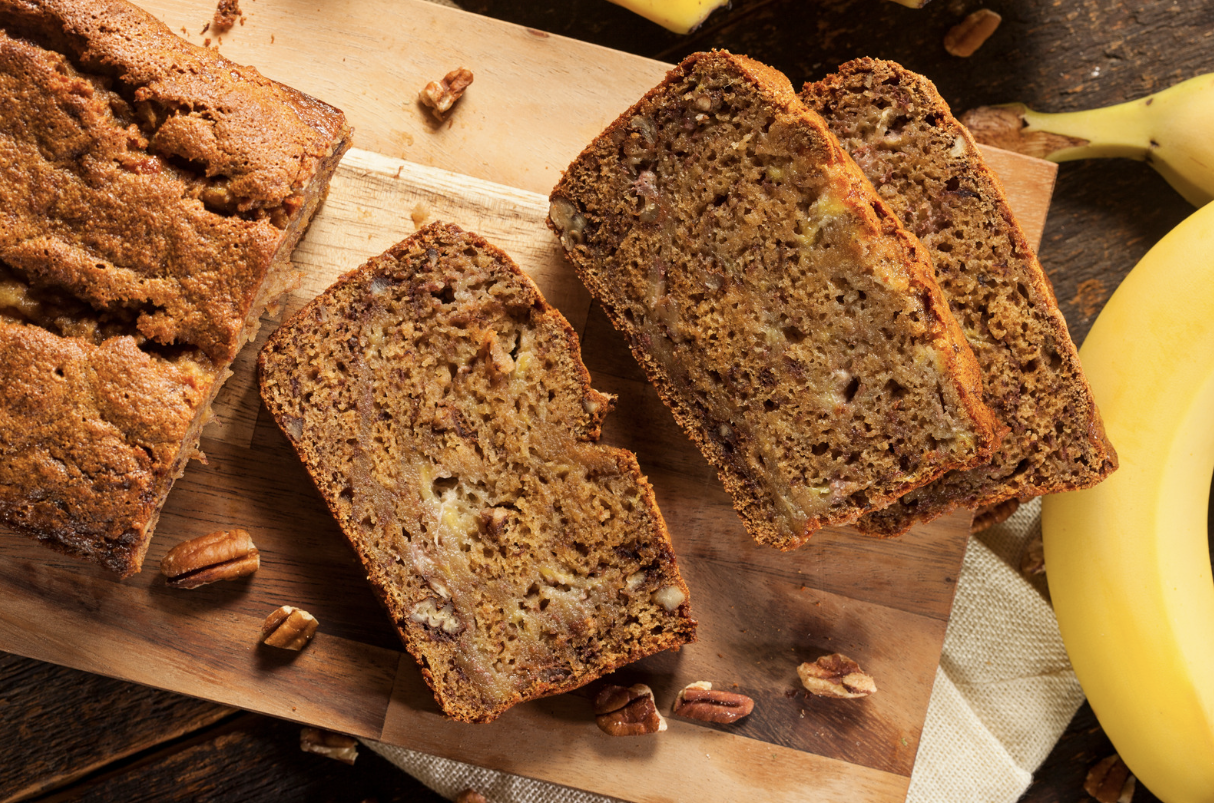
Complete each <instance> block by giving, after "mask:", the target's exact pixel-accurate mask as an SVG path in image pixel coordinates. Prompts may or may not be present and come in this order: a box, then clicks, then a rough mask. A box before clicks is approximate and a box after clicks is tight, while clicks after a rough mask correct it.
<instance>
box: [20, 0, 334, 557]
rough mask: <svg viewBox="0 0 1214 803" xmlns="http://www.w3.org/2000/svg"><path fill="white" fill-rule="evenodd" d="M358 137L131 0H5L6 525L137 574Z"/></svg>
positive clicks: (321, 108)
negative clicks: (244, 351)
mask: <svg viewBox="0 0 1214 803" xmlns="http://www.w3.org/2000/svg"><path fill="white" fill-rule="evenodd" d="M349 136H350V129H349V127H348V126H347V125H346V122H345V118H344V116H343V115H342V113H341V112H340V111H338V110H337V109H334V108H332V107H330V106H326V105H325V104H323V103H321V102H320V101H317V100H315V99H314V98H310V97H308V96H307V95H304V94H302V93H300V92H297V91H295V90H293V89H290V88H288V87H285V86H282V85H281V84H276V83H274V82H273V81H270V80H269V79H267V78H264V77H263V76H261V75H260V74H258V72H257V71H256V70H254V69H252V68H249V67H242V66H240V65H238V64H234V63H232V62H230V61H228V60H227V59H225V58H223V57H222V56H220V55H219V54H217V53H215V52H214V51H213V50H208V49H205V48H200V47H195V46H193V45H191V44H189V43H188V42H186V41H184V40H182V39H180V38H178V37H177V36H175V35H173V33H172V32H170V31H169V29H168V28H167V27H165V25H164V24H163V23H162V22H160V21H159V20H157V19H156V18H155V17H153V16H152V15H150V14H148V13H146V12H144V11H142V10H141V9H139V8H136V7H135V6H133V5H131V4H129V3H127V2H124V0H39V2H24V1H23V0H0V210H2V211H0V523H2V524H4V525H6V526H8V527H13V528H15V529H17V530H18V531H20V532H22V533H24V534H26V535H28V536H30V537H32V538H35V539H37V540H38V541H39V542H40V543H42V544H44V545H46V546H49V547H52V548H54V549H57V550H59V551H62V552H66V553H68V554H70V555H74V556H77V557H80V558H84V559H86V560H89V561H92V562H95V563H98V564H100V565H102V566H104V567H105V568H107V569H110V570H112V571H114V572H117V573H119V574H121V575H124V576H125V575H129V574H132V573H134V572H137V571H139V568H140V566H141V564H142V561H143V556H144V553H145V552H146V550H147V547H148V543H149V541H150V539H151V536H152V530H153V528H154V526H155V523H156V519H157V516H158V515H159V512H160V509H161V506H162V505H163V504H164V501H165V497H166V495H167V494H168V492H169V489H170V488H171V487H172V485H173V481H174V479H175V478H176V477H178V476H179V475H180V474H181V473H182V471H184V470H185V466H186V463H187V461H188V460H189V458H190V457H191V456H194V455H197V454H198V452H197V451H196V447H197V445H198V437H199V432H200V430H201V429H202V426H203V425H204V424H205V423H206V422H207V420H209V418H210V405H211V401H212V400H213V399H214V397H215V394H216V393H217V392H218V391H219V388H220V386H221V385H222V384H223V380H224V379H225V378H226V377H227V376H228V373H229V371H228V366H229V365H230V364H231V362H232V360H233V358H234V357H235V356H236V354H237V352H238V351H239V350H240V348H241V346H243V345H244V343H245V342H246V341H247V340H248V339H249V338H251V337H252V336H253V334H254V333H255V331H256V328H257V322H258V318H259V316H260V315H261V312H262V310H264V309H265V307H266V303H267V302H268V301H270V300H273V299H274V298H275V297H276V296H278V295H281V294H282V292H283V291H284V290H285V289H286V287H287V285H288V284H289V283H290V281H291V279H292V277H293V275H294V271H293V269H292V268H291V262H290V255H291V250H292V248H294V246H295V243H296V242H297V241H298V240H299V237H300V235H301V234H303V231H304V229H305V227H306V226H307V224H308V220H309V219H310V218H311V216H312V213H313V212H314V211H315V209H316V207H317V205H318V204H319V203H320V200H321V199H322V198H323V197H324V194H325V191H326V189H327V188H328V184H329V178H330V176H331V175H332V174H333V171H334V170H335V169H336V167H337V163H338V161H339V160H340V159H341V155H342V154H343V153H344V152H345V150H346V148H347V147H349Z"/></svg>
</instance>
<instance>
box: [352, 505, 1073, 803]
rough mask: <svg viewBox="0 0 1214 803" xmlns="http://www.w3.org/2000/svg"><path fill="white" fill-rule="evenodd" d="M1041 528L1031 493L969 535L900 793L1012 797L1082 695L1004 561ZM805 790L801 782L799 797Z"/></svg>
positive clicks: (472, 778)
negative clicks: (1002, 518)
mask: <svg viewBox="0 0 1214 803" xmlns="http://www.w3.org/2000/svg"><path fill="white" fill-rule="evenodd" d="M1040 532H1041V503H1040V502H1039V501H1035V502H1032V503H1030V504H1027V505H1023V506H1022V507H1021V508H1020V510H1018V511H1017V512H1016V513H1015V514H1014V515H1013V516H1012V517H1011V518H1010V519H1008V520H1007V521H1006V522H1005V523H1003V524H999V525H996V526H994V527H991V528H990V529H988V530H986V531H985V532H982V533H979V534H978V535H977V536H975V537H974V538H972V539H971V540H970V544H969V548H968V549H967V550H966V554H965V562H964V565H963V566H962V569H961V574H960V575H959V576H958V580H957V597H956V600H955V602H954V603H953V614H952V618H951V619H950V620H949V624H948V631H947V632H946V634H945V637H944V652H943V654H942V656H941V658H940V668H939V669H937V670H936V683H935V686H934V687H933V689H932V698H931V702H930V703H929V705H928V710H927V721H926V722H925V723H924V726H923V736H922V739H921V740H920V743H919V754H918V756H917V757H916V760H915V768H914V772H913V773H912V775H911V784H910V792H909V795H908V797H907V801H908V803H1012V801H1014V800H1016V799H1017V798H1019V797H1020V795H1021V794H1023V793H1024V790H1025V789H1026V788H1028V785H1029V782H1030V781H1031V780H1032V773H1033V771H1034V770H1035V769H1037V767H1038V766H1040V764H1041V762H1042V761H1043V760H1045V757H1046V756H1047V755H1048V754H1049V752H1050V750H1051V749H1052V748H1053V746H1054V744H1055V742H1057V741H1058V737H1059V736H1061V735H1062V732H1063V731H1064V730H1066V726H1067V724H1068V723H1069V722H1070V721H1071V717H1072V716H1074V714H1075V710H1076V709H1077V708H1079V705H1080V703H1082V702H1083V692H1082V691H1080V689H1079V682H1078V681H1077V680H1076V679H1075V675H1074V673H1073V672H1072V671H1071V665H1070V662H1069V661H1068V660H1067V657H1066V651H1065V650H1064V649H1063V646H1062V639H1061V637H1060V636H1059V635H1058V622H1057V620H1056V619H1055V618H1054V612H1053V610H1052V609H1051V608H1050V606H1049V604H1048V603H1047V602H1046V601H1045V599H1044V598H1043V597H1042V595H1041V593H1040V591H1039V590H1038V589H1037V588H1034V586H1033V585H1031V584H1030V583H1029V582H1028V581H1026V580H1025V579H1024V578H1023V577H1021V575H1020V573H1019V571H1017V569H1015V568H1013V567H1016V566H1019V565H1020V556H1021V553H1022V552H1023V550H1024V548H1025V546H1026V544H1027V543H1028V542H1029V541H1030V540H1031V539H1032V538H1033V537H1034V536H1035V535H1038V534H1040ZM1040 588H1042V589H1044V585H1041V586H1040ZM366 744H367V746H368V747H370V748H371V749H372V750H375V751H376V752H377V753H379V754H380V755H382V756H384V757H385V758H387V759H388V760H389V761H391V762H393V763H394V764H396V765H397V766H398V767H401V768H402V769H404V770H405V771H406V772H409V773H410V774H412V775H414V776H416V777H417V778H419V779H420V780H421V781H422V782H423V783H425V784H426V785H427V786H429V787H431V788H432V789H434V790H435V791H437V792H438V793H439V794H441V795H444V796H446V797H449V798H454V797H455V795H457V794H458V793H459V792H461V791H463V790H464V789H468V788H473V789H476V790H478V791H480V792H481V793H482V794H484V795H485V796H486V797H488V798H489V800H491V801H493V803H605V802H606V801H610V800H611V798H606V797H602V796H600V795H594V794H589V793H587V792H580V791H577V790H573V789H569V788H566V787H563V786H556V785H554V784H549V783H544V782H542V781H533V780H530V779H527V778H520V777H518V776H516V775H507V774H504V773H500V772H494V771H493V770H487V769H482V768H480V767H474V766H472V765H470V764H463V763H460V762H458V761H449V760H447V759H442V758H435V757H434V756H428V755H426V754H424V753H419V752H416V751H414V750H405V749H403V748H400V747H393V746H392V745H387V744H382V743H378V742H367V743H366ZM812 796H813V791H812V789H810V788H807V789H806V792H805V799H806V800H807V801H810V800H812V799H813V797H812Z"/></svg>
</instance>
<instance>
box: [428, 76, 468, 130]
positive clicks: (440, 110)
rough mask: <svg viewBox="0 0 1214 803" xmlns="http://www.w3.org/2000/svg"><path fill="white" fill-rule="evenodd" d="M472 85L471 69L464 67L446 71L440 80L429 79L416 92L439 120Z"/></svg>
mask: <svg viewBox="0 0 1214 803" xmlns="http://www.w3.org/2000/svg"><path fill="white" fill-rule="evenodd" d="M471 85H472V71H471V70H469V69H466V68H464V67H460V68H459V69H458V70H452V71H451V72H449V73H447V74H446V75H445V76H444V77H443V80H442V81H431V82H430V83H428V84H426V86H425V88H423V89H422V91H421V92H420V93H419V94H418V96H417V97H418V100H420V101H421V102H422V103H424V104H425V105H427V106H429V107H430V112H431V114H433V115H434V116H435V117H437V118H438V119H439V120H440V121H441V120H443V119H445V115H446V114H447V112H449V111H450V110H451V107H452V106H454V105H455V102H456V101H457V100H459V99H460V98H461V97H463V95H464V90H465V89H467V88H468V87H469V86H471Z"/></svg>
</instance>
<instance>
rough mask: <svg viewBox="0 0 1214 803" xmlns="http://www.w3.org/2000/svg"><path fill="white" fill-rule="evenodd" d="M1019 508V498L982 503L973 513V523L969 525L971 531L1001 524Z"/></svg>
mask: <svg viewBox="0 0 1214 803" xmlns="http://www.w3.org/2000/svg"><path fill="white" fill-rule="evenodd" d="M1019 509H1020V500H1019V499H1004V500H1003V501H1002V502H996V503H995V504H993V505H984V506H982V507H980V508H978V510H977V512H975V513H974V523H973V524H971V525H970V532H971V533H980V532H982V531H983V530H985V529H986V528H987V527H994V526H995V525H996V524H1002V523H1003V522H1005V521H1007V520H1008V518H1010V517H1011V515H1012V514H1013V513H1015V512H1016V511H1017V510H1019Z"/></svg>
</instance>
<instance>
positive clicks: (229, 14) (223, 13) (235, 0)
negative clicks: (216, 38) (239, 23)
mask: <svg viewBox="0 0 1214 803" xmlns="http://www.w3.org/2000/svg"><path fill="white" fill-rule="evenodd" d="M238 19H240V0H219V5H218V6H216V7H215V19H214V20H212V23H211V30H212V31H215V32H216V33H223V32H224V31H227V30H230V29H231V28H232V26H233V25H235V24H236V20H238Z"/></svg>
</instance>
